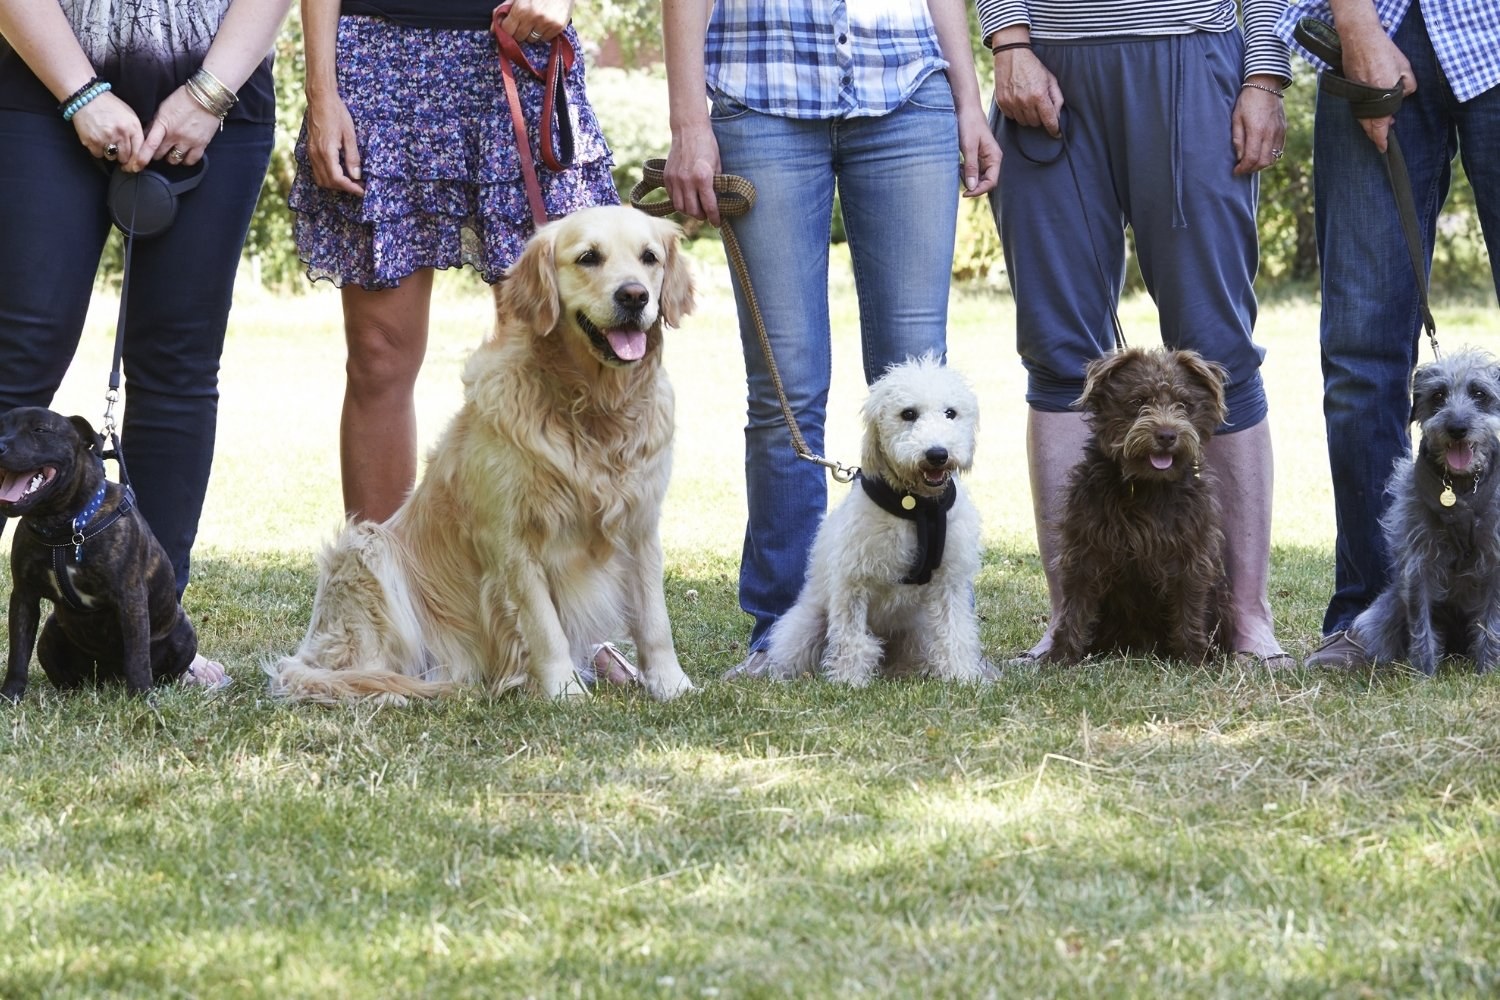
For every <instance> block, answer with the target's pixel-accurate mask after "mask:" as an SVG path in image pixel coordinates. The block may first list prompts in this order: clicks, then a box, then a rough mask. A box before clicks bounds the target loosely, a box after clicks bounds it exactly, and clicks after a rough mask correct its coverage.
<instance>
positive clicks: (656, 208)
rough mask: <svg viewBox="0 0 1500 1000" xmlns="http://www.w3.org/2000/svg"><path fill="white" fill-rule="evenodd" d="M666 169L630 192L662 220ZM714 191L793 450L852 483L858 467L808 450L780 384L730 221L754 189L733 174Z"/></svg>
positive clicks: (647, 167) (648, 169)
mask: <svg viewBox="0 0 1500 1000" xmlns="http://www.w3.org/2000/svg"><path fill="white" fill-rule="evenodd" d="M666 169H667V161H666V160H661V159H653V160H647V161H646V162H645V164H644V165H643V166H642V167H641V181H640V183H639V184H637V185H636V186H635V187H633V188H631V189H630V204H631V205H632V206H634V207H635V208H637V209H639V210H641V211H642V212H645V213H646V214H647V215H655V216H659V217H661V216H668V215H671V214H672V213H673V212H674V211H675V209H674V208H673V207H672V201H671V199H670V198H663V199H659V200H656V201H647V200H646V195H648V194H650V193H651V192H653V191H655V190H656V189H658V188H662V189H665V188H666ZM713 188H714V194H715V195H717V196H718V199H719V214H720V215H721V216H722V217H723V220H724V222H723V225H722V226H720V227H719V232H720V234H721V235H722V236H723V239H724V253H725V256H727V257H728V258H729V266H730V267H732V268H733V269H734V273H735V277H736V278H738V279H739V283H740V288H741V289H742V290H743V291H744V293H745V303H746V304H747V305H748V306H749V307H750V319H751V322H752V323H754V325H755V336H756V338H757V339H758V340H759V341H760V350H761V354H763V355H764V356H765V359H766V369H767V370H768V371H769V372H770V373H771V384H772V385H773V386H775V387H776V398H777V399H778V400H780V401H781V416H782V418H783V419H785V420H786V429H787V431H788V432H790V434H791V436H792V448H793V449H794V450H795V451H796V452H797V457H798V458H804V459H806V460H807V461H809V462H815V463H817V464H818V465H821V466H823V467H824V468H826V469H828V470H829V472H830V474H831V475H832V476H833V479H834V481H835V482H839V483H847V482H852V481H853V479H854V477H855V476H856V475H857V474H858V473H859V466H857V465H853V466H851V465H844V464H843V463H842V462H836V461H834V460H833V459H830V458H823V457H821V456H818V455H814V454H813V453H812V449H811V448H809V447H808V446H807V441H806V439H804V438H803V437H802V430H801V429H800V428H799V427H798V426H797V417H796V415H795V414H793V413H792V404H791V403H790V402H789V401H788V400H787V398H786V389H785V387H783V386H782V384H781V370H780V369H778V368H777V367H776V358H775V356H774V355H773V354H772V352H771V338H770V337H768V336H767V335H766V322H765V319H764V318H763V317H762V316H761V313H760V303H759V302H758V301H756V298H755V289H754V288H753V287H751V285H750V269H749V268H748V267H746V266H745V255H744V253H743V252H742V251H741V250H740V241H739V238H738V237H736V236H735V234H734V226H732V225H730V222H729V220H730V218H731V217H735V216H740V215H744V214H745V213H746V212H748V211H750V209H751V208H753V207H754V205H755V185H754V184H751V183H750V182H749V181H748V180H746V179H745V178H743V177H737V176H735V175H734V174H715V175H714V181H713Z"/></svg>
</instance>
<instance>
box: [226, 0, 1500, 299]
mask: <svg viewBox="0 0 1500 1000" xmlns="http://www.w3.org/2000/svg"><path fill="white" fill-rule="evenodd" d="M574 16H575V20H576V22H577V26H578V30H579V34H580V36H581V37H582V38H583V39H584V40H585V43H586V44H587V45H589V46H591V51H590V52H589V53H588V56H589V76H588V91H589V98H590V100H591V101H592V102H593V104H594V107H595V109H596V111H597V112H598V114H599V118H600V121H601V122H603V123H604V127H605V131H606V134H607V135H608V137H609V141H610V146H611V148H612V149H613V150H614V154H615V180H616V184H617V185H618V186H619V188H620V191H621V195H622V197H623V196H625V195H626V194H628V192H629V189H630V186H631V184H633V183H634V181H635V180H636V179H637V178H638V176H639V170H640V164H641V163H642V162H643V161H644V160H645V159H647V158H648V157H652V156H665V155H666V152H667V148H668V146H669V144H670V133H669V131H668V127H667V90H666V80H665V76H664V74H663V71H662V67H661V65H660V49H661V7H660V2H659V0H587V2H585V3H581V4H579V5H578V6H577V7H576V8H575V10H574ZM970 20H971V36H972V41H973V46H974V51H975V63H976V65H977V66H978V67H979V73H980V90H981V93H983V94H986V95H987V94H988V93H989V90H990V87H991V82H992V81H991V77H990V74H991V69H990V59H989V56H988V53H986V52H985V51H984V49H983V47H982V46H981V45H980V44H979V37H978V25H977V24H975V23H973V14H972V11H971V14H970ZM600 40H608V42H609V44H608V46H607V49H608V52H609V53H610V56H611V61H618V62H619V63H620V66H619V67H605V66H601V65H599V63H598V56H599V52H600V50H601V46H600V44H599V43H600ZM1294 62H1296V74H1297V77H1296V80H1295V82H1294V84H1293V86H1292V87H1291V89H1290V90H1289V91H1288V92H1287V98H1286V110H1287V119H1288V134H1287V143H1286V155H1285V156H1284V157H1283V158H1282V160H1281V161H1280V163H1278V164H1277V166H1276V167H1274V168H1273V169H1271V170H1267V171H1265V172H1264V173H1262V174H1261V175H1260V184H1261V189H1260V228H1261V284H1262V286H1263V287H1265V288H1288V287H1289V288H1294V289H1299V288H1310V287H1312V286H1313V285H1314V284H1315V282H1316V279H1317V249H1316V245H1315V243H1314V236H1313V222H1312V198H1313V194H1312V114H1313V96H1314V94H1315V92H1316V89H1317V83H1316V77H1315V76H1314V75H1313V73H1312V72H1311V70H1309V69H1308V67H1307V66H1306V65H1305V64H1302V63H1301V62H1300V61H1296V60H1294ZM302 76H303V61H302V30H301V22H300V20H299V19H298V16H297V14H296V12H295V11H294V12H293V14H292V16H291V17H290V18H289V19H288V21H287V24H286V26H285V28H284V30H283V31H282V33H281V36H280V38H279V39H278V41H277V46H276V83H277V107H278V111H279V121H278V124H277V144H276V149H275V152H274V153H273V155H272V158H271V167H270V170H269V172H268V173H267V175H266V180H265V185H264V187H263V188H262V191H261V199H260V204H259V205H258V206H257V208H256V212H255V217H254V220H253V221H252V223H251V231H250V238H249V241H248V242H247V244H246V247H245V254H246V257H247V261H248V262H249V264H250V275H251V276H252V278H253V279H255V280H259V281H261V282H262V283H263V284H265V285H267V286H270V287H272V288H276V289H278V290H285V291H296V290H299V289H302V288H305V287H306V279H305V278H303V277H302V269H301V265H300V263H299V261H298V259H297V253H296V247H295V246H294V245H293V242H292V235H291V217H290V212H289V210H288V208H287V194H288V192H289V191H290V190H291V183H292V177H293V174H294V173H295V166H296V165H295V163H294V162H293V159H292V146H293V144H294V142H295V141H296V138H297V133H298V131H299V129H300V127H301V122H302V109H303V94H302ZM1226 141H1227V137H1226ZM1002 175H1003V167H1002ZM959 212H960V214H959V231H958V246H957V249H956V252H955V255H954V262H953V274H954V278H955V280H959V281H974V282H989V283H996V284H1003V280H1004V261H1003V258H1002V255H1001V251H1000V240H999V236H998V235H997V233H996V232H995V225H994V220H993V219H992V218H991V216H990V210H989V204H988V201H987V200H986V199H979V200H977V201H971V200H968V199H964V201H963V204H962V205H961V206H960V209H959ZM692 233H693V234H694V235H696V236H699V237H702V238H713V237H714V235H715V234H714V230H712V229H711V228H706V227H703V228H700V227H692ZM842 237H843V234H842V227H841V225H840V224H839V220H838V217H837V213H835V218H834V224H833V227H832V231H831V233H830V238H831V239H833V240H840V239H842ZM1488 267H1489V264H1488V257H1487V255H1486V253H1485V249H1484V243H1483V240H1482V239H1481V237H1480V232H1479V223H1478V216H1477V214H1476V213H1475V211H1474V196H1473V192H1472V191H1471V190H1470V188H1469V185H1468V182H1467V180H1466V179H1465V178H1464V176H1463V172H1462V169H1461V168H1460V167H1459V165H1458V164H1455V176H1454V185H1453V191H1452V193H1451V194H1450V196H1449V200H1448V204H1447V206H1446V208H1445V210H1444V213H1443V217H1442V222H1441V226H1440V231H1439V238H1438V246H1437V249H1436V253H1435V260H1434V263H1433V284H1434V288H1435V289H1436V290H1438V291H1441V292H1464V291H1471V290H1485V289H1488V288H1490V287H1491V282H1490V277H1489V270H1488ZM1132 270H1133V269H1132ZM1136 280H1137V281H1138V278H1137V279H1136Z"/></svg>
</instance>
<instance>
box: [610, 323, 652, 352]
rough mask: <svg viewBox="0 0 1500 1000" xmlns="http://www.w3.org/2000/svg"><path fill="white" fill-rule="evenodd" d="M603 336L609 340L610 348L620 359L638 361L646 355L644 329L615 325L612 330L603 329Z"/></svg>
mask: <svg viewBox="0 0 1500 1000" xmlns="http://www.w3.org/2000/svg"><path fill="white" fill-rule="evenodd" d="M604 337H605V339H606V340H608V341H609V347H610V350H612V351H614V352H615V356H616V357H617V358H619V359H620V360H621V361H639V360H640V359H641V358H643V357H645V356H646V331H644V330H633V329H630V328H628V327H623V326H622V327H616V328H615V329H613V330H605V331H604Z"/></svg>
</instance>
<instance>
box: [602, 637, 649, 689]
mask: <svg viewBox="0 0 1500 1000" xmlns="http://www.w3.org/2000/svg"><path fill="white" fill-rule="evenodd" d="M589 663H590V665H592V666H593V668H594V676H595V677H596V678H597V682H598V683H601V684H619V685H622V686H628V685H631V684H639V683H640V682H641V671H640V669H639V668H638V667H637V666H636V665H635V664H634V663H631V662H630V661H629V660H628V659H626V658H625V654H624V653H622V652H620V647H619V646H616V645H615V644H614V643H612V642H601V643H599V644H598V645H596V646H595V647H594V648H593V649H591V650H589Z"/></svg>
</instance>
